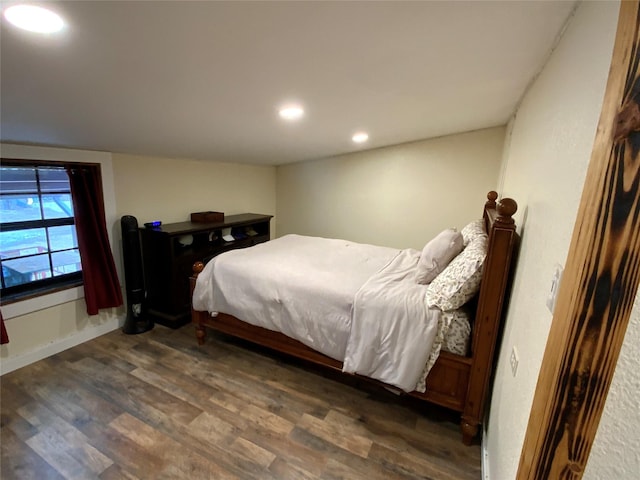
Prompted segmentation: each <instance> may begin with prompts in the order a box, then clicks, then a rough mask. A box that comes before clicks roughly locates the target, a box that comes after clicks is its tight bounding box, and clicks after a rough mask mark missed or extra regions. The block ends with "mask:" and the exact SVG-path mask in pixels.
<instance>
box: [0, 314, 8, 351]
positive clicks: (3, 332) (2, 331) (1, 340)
mask: <svg viewBox="0 0 640 480" xmlns="http://www.w3.org/2000/svg"><path fill="white" fill-rule="evenodd" d="M5 343H9V335H7V329H6V328H4V318H2V312H0V344H1V345H4V344H5Z"/></svg>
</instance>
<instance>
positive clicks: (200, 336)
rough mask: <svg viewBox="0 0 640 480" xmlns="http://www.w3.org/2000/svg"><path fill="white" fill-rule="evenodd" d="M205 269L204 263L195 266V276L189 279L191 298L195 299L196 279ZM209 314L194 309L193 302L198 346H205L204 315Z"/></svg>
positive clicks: (192, 310) (193, 319)
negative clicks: (202, 319)
mask: <svg viewBox="0 0 640 480" xmlns="http://www.w3.org/2000/svg"><path fill="white" fill-rule="evenodd" d="M203 269H204V263H202V262H196V263H194V264H193V276H191V277H189V287H190V292H191V298H192V299H193V290H194V288H195V287H196V279H197V278H198V275H200V272H202V270H203ZM206 314H207V312H198V311H196V310H194V309H193V300H192V303H191V321H192V322H193V324H194V325H195V327H196V338H197V339H198V345H203V344H204V340H205V338H206V336H207V332H206V331H205V329H204V326H203V325H202V321H201V318H202V315H206Z"/></svg>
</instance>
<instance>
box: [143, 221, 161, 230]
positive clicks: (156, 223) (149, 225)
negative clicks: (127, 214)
mask: <svg viewBox="0 0 640 480" xmlns="http://www.w3.org/2000/svg"><path fill="white" fill-rule="evenodd" d="M160 225H162V222H161V221H160V220H154V221H153V222H147V223H145V224H144V226H145V227H147V228H158V227H159V226H160Z"/></svg>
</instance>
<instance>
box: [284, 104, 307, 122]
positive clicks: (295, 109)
mask: <svg viewBox="0 0 640 480" xmlns="http://www.w3.org/2000/svg"><path fill="white" fill-rule="evenodd" d="M303 115H304V110H303V109H302V107H300V106H298V105H287V106H286V107H283V108H281V109H280V116H281V117H282V118H284V119H285V120H298V119H299V118H302V116H303Z"/></svg>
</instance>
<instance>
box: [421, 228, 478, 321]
mask: <svg viewBox="0 0 640 480" xmlns="http://www.w3.org/2000/svg"><path fill="white" fill-rule="evenodd" d="M487 244H488V238H487V235H480V236H477V237H476V238H474V239H473V240H471V243H469V245H467V247H465V249H464V250H463V251H462V253H461V254H460V255H458V256H457V257H456V258H454V259H453V260H452V261H451V263H450V264H449V265H447V268H445V269H444V270H443V271H442V273H440V274H439V275H438V276H437V277H436V278H435V279H434V280H433V282H431V283H430V284H429V286H428V287H427V293H426V300H427V305H429V306H430V307H433V306H435V307H438V308H439V309H440V310H443V311H449V310H454V309H456V308H460V307H461V306H462V305H464V304H465V303H467V302H468V301H469V300H471V298H472V297H473V296H474V295H475V294H476V293H477V292H478V290H479V288H480V281H481V280H482V270H483V268H484V260H485V258H486V256H487Z"/></svg>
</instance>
